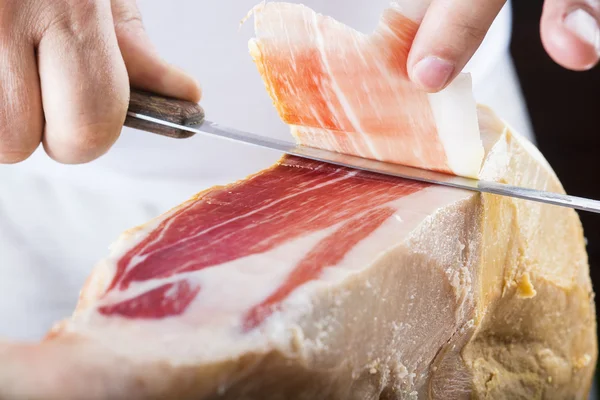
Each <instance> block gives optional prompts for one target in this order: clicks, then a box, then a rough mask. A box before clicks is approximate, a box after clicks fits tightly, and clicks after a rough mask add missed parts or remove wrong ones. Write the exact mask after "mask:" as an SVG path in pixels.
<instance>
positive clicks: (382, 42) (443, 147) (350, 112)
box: [250, 1, 484, 177]
mask: <svg viewBox="0 0 600 400" xmlns="http://www.w3.org/2000/svg"><path fill="white" fill-rule="evenodd" d="M424 3H425V2H421V1H416V2H409V1H404V2H402V5H403V7H402V8H401V7H400V4H399V3H393V4H392V6H391V7H390V8H389V9H387V10H386V11H385V13H384V15H383V17H382V19H381V22H380V24H379V26H378V28H377V29H376V30H375V32H374V33H372V34H370V35H365V34H363V33H360V32H357V31H355V30H353V29H351V28H349V27H347V26H345V25H343V24H341V23H339V22H337V21H335V20H334V19H332V18H330V17H327V16H323V15H319V14H317V13H315V12H314V11H313V10H311V9H309V8H307V7H305V6H302V5H297V4H289V3H266V4H262V5H260V6H258V7H256V8H255V10H254V18H255V29H256V34H257V38H256V39H255V40H252V41H251V42H250V54H251V55H252V57H253V59H254V61H255V63H256V65H257V67H258V70H259V71H260V74H261V76H262V77H263V80H264V82H265V85H266V87H267V90H268V92H269V94H270V95H271V98H272V100H273V102H274V104H275V106H276V108H277V111H278V112H279V115H280V116H281V118H282V119H283V120H284V121H285V122H286V123H288V124H289V125H290V126H291V128H292V133H293V135H294V136H295V137H296V139H297V141H298V142H299V143H301V144H304V145H307V146H312V147H318V148H325V149H328V150H334V151H338V152H341V153H348V154H352V155H358V156H361V157H366V158H374V159H378V160H384V161H389V162H395V163H399V164H404V165H410V166H415V167H419V168H426V169H433V170H437V171H441V172H445V173H449V174H455V175H463V176H467V177H477V175H478V173H479V169H480V167H481V162H482V160H483V154H484V151H483V146H482V143H481V139H480V135H479V128H478V123H477V113H476V107H475V100H474V99H473V93H472V88H471V78H470V76H469V75H468V74H461V75H460V76H459V77H458V78H457V79H456V80H454V81H453V83H451V84H450V86H449V87H448V88H447V89H445V90H444V91H442V92H440V93H436V94H426V93H424V92H421V91H420V90H418V89H417V88H416V87H415V86H413V84H412V83H411V82H410V80H409V78H408V75H407V70H406V62H407V57H408V52H409V50H410V46H411V44H412V41H413V39H414V37H415V34H416V32H417V28H418V22H419V21H420V19H421V18H422V14H423V12H424V7H423V5H424ZM401 11H403V12H401Z"/></svg>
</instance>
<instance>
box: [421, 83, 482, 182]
mask: <svg viewBox="0 0 600 400" xmlns="http://www.w3.org/2000/svg"><path fill="white" fill-rule="evenodd" d="M428 98H429V104H430V105H431V111H432V113H433V118H434V120H435V123H436V126H437V130H438V136H439V138H440V141H441V142H442V145H443V146H444V150H445V151H446V158H447V160H448V166H449V167H450V169H451V170H452V171H453V172H454V173H455V174H456V175H460V176H467V177H471V178H477V177H478V175H479V169H480V168H481V163H482V161H483V156H484V153H485V152H484V149H483V144H482V143H481V135H480V132H479V123H478V121H477V106H476V103H475V98H474V97H473V91H472V83H471V76H470V75H469V74H460V75H459V76H458V77H456V79H455V80H454V81H453V82H452V83H451V84H450V85H449V86H448V87H447V88H446V89H444V90H442V91H441V92H438V93H432V94H429V95H428Z"/></svg>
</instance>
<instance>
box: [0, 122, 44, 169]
mask: <svg viewBox="0 0 600 400" xmlns="http://www.w3.org/2000/svg"><path fill="white" fill-rule="evenodd" d="M15 131H17V132H20V131H21V130H12V131H6V130H4V132H0V164H15V163H18V162H21V161H24V160H26V159H27V158H29V156H30V155H31V154H32V153H33V152H34V151H35V149H36V148H37V146H38V144H39V135H37V134H33V133H34V132H27V133H26V134H25V135H21V136H15V135H14V132H15Z"/></svg>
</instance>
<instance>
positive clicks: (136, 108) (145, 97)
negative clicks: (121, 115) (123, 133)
mask: <svg viewBox="0 0 600 400" xmlns="http://www.w3.org/2000/svg"><path fill="white" fill-rule="evenodd" d="M128 111H129V112H133V113H136V114H143V115H146V116H148V117H153V118H157V119H161V120H163V121H167V122H171V123H174V124H178V125H184V126H189V125H196V124H200V123H202V121H204V110H203V109H202V107H200V106H199V105H198V104H196V103H192V102H191V101H185V100H178V99H173V98H170V97H165V96H160V95H157V94H154V93H148V92H144V91H141V90H137V89H131V95H130V99H129V110H128ZM125 126H128V127H130V128H134V129H140V130H143V131H147V132H152V133H157V134H159V135H163V136H168V137H172V138H176V139H184V138H188V137H190V136H193V135H194V132H189V131H184V130H181V129H177V128H170V127H168V126H164V125H159V124H156V123H153V122H150V121H144V120H140V119H137V118H133V117H130V116H127V119H126V120H125Z"/></svg>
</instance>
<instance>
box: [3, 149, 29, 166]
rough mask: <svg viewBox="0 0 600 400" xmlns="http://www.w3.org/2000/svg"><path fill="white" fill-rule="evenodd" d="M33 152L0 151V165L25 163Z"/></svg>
mask: <svg viewBox="0 0 600 400" xmlns="http://www.w3.org/2000/svg"><path fill="white" fill-rule="evenodd" d="M31 153H33V152H23V151H3V150H0V164H16V163H20V162H21V161H25V160H26V159H28V158H29V156H30V155H31Z"/></svg>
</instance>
